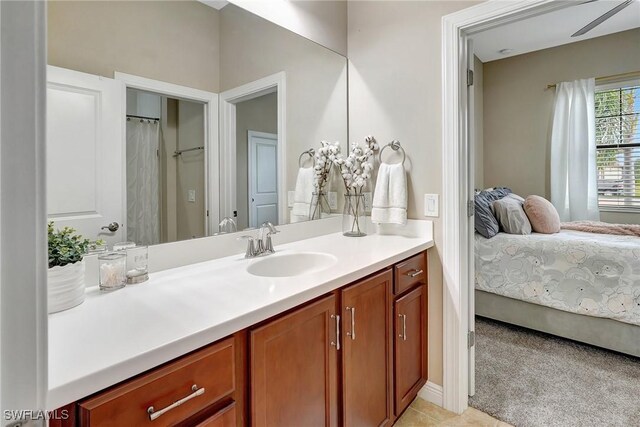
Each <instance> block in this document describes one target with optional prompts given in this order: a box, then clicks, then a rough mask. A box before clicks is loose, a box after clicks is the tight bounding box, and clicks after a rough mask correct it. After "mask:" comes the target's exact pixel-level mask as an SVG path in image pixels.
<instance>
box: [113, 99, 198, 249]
mask: <svg viewBox="0 0 640 427" xmlns="http://www.w3.org/2000/svg"><path fill="white" fill-rule="evenodd" d="M126 96H127V112H126V113H127V114H126V117H127V119H126V122H127V125H126V142H125V145H126V150H125V152H126V153H125V155H126V189H127V191H126V193H127V226H126V240H128V241H132V242H136V243H138V244H145V245H153V244H158V243H167V242H174V241H178V240H186V239H193V238H197V237H204V236H206V213H207V207H206V205H205V188H206V185H205V169H206V161H205V156H204V149H205V119H204V104H203V103H201V102H194V101H187V100H181V99H176V98H173V97H168V96H164V95H162V94H157V93H153V92H148V91H141V90H138V89H127V95H126Z"/></svg>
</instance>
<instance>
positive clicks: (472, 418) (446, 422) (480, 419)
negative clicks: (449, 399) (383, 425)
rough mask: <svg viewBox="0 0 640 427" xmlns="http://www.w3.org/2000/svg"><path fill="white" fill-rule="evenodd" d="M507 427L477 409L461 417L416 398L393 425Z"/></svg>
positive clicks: (468, 411)
mask: <svg viewBox="0 0 640 427" xmlns="http://www.w3.org/2000/svg"><path fill="white" fill-rule="evenodd" d="M433 426H439V427H440V426H442V427H444V426H451V427H509V426H510V424H507V423H503V422H502V421H499V420H496V419H495V418H493V417H491V416H490V415H487V414H485V413H484V412H480V411H478V410H477V409H473V408H468V409H467V410H466V411H464V413H462V415H456V414H454V413H453V412H449V411H447V410H446V409H442V408H441V407H439V406H437V405H434V404H433V403H430V402H427V401H426V400H423V399H420V398H419V397H418V398H416V400H414V401H413V402H412V403H411V406H409V407H408V408H407V410H406V411H404V414H402V416H401V417H400V418H399V419H398V421H397V422H396V423H395V424H394V427H433Z"/></svg>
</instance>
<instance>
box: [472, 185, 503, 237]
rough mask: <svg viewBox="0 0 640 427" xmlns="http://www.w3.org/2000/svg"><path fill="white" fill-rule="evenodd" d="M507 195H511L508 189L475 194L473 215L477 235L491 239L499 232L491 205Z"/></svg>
mask: <svg viewBox="0 0 640 427" xmlns="http://www.w3.org/2000/svg"><path fill="white" fill-rule="evenodd" d="M507 194H511V190H510V189H508V188H496V189H494V190H483V191H481V192H479V193H477V194H476V196H475V198H474V205H475V215H474V225H475V229H476V231H477V232H478V233H480V234H481V235H483V236H484V237H486V238H487V239H490V238H492V237H493V236H495V235H496V234H498V232H499V231H500V225H499V224H498V220H497V219H496V217H495V216H494V215H493V212H492V211H491V203H492V202H494V201H496V200H499V199H502V198H503V197H505V196H506V195H507Z"/></svg>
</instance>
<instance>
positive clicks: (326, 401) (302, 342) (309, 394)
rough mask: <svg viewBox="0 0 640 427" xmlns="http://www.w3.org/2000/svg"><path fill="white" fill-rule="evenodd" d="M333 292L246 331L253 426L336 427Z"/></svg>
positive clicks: (336, 366)
mask: <svg viewBox="0 0 640 427" xmlns="http://www.w3.org/2000/svg"><path fill="white" fill-rule="evenodd" d="M336 315H337V313H336V297H335V295H334V294H331V295H330V296H327V297H325V298H322V299H320V300H318V301H316V302H313V303H310V304H307V305H305V306H304V307H303V308H300V309H297V310H295V311H293V312H291V313H289V314H287V315H284V316H283V317H280V318H278V319H276V320H273V321H270V322H269V323H267V324H265V325H264V326H261V327H258V328H257V329H254V330H252V331H251V332H250V343H251V346H250V360H251V364H250V367H251V368H250V377H251V424H252V425H253V426H259V427H262V426H265V427H271V426H305V427H306V426H309V427H311V426H337V425H338V354H337V345H336V344H337V327H336V326H337V323H336V320H337V317H336Z"/></svg>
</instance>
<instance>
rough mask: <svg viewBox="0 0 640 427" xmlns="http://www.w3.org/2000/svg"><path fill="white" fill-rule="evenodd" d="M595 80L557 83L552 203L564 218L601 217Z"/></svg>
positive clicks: (552, 156)
mask: <svg viewBox="0 0 640 427" xmlns="http://www.w3.org/2000/svg"><path fill="white" fill-rule="evenodd" d="M594 97H595V80H594V79H592V78H591V79H584V80H576V81H573V82H562V83H560V84H558V85H557V88H556V98H555V108H554V112H553V128H552V132H551V202H552V203H553V205H554V206H555V207H556V209H557V210H558V214H559V215H560V220H561V221H576V220H596V221H597V220H599V219H600V212H599V210H598V180H597V170H596V142H595V134H596V125H595V104H594V101H595V100H594Z"/></svg>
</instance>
